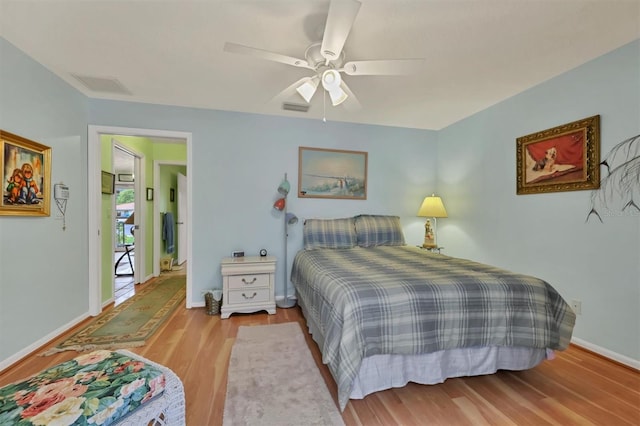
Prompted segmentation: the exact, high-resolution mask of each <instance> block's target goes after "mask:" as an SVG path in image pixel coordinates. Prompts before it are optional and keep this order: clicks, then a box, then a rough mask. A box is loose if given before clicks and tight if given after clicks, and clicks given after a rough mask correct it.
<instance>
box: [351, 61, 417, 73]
mask: <svg viewBox="0 0 640 426" xmlns="http://www.w3.org/2000/svg"><path fill="white" fill-rule="evenodd" d="M423 67H424V59H387V60H384V59H383V60H374V61H351V62H347V63H346V64H344V66H343V67H342V69H341V70H340V71H344V73H345V74H348V75H407V74H415V73H417V72H419V71H420V70H421V69H423Z"/></svg>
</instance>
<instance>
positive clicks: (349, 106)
mask: <svg viewBox="0 0 640 426" xmlns="http://www.w3.org/2000/svg"><path fill="white" fill-rule="evenodd" d="M340 87H341V88H342V90H344V92H345V93H346V94H347V99H346V100H345V101H344V102H343V103H342V106H343V107H344V109H346V110H347V111H358V110H359V109H362V105H361V104H360V102H359V101H358V98H356V95H354V94H353V92H352V91H351V89H349V86H347V83H345V82H344V80H342V82H341V83H340Z"/></svg>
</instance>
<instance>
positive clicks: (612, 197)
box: [586, 135, 640, 222]
mask: <svg viewBox="0 0 640 426" xmlns="http://www.w3.org/2000/svg"><path fill="white" fill-rule="evenodd" d="M600 165H601V166H603V167H604V169H603V170H602V172H603V175H604V177H603V178H602V181H601V182H600V189H599V190H596V191H593V192H592V193H591V210H590V211H589V214H588V215H587V219H586V221H588V220H589V218H590V217H591V216H596V217H597V218H598V219H599V220H600V222H603V220H602V216H603V215H604V216H621V215H640V135H637V136H633V137H631V138H629V139H627V140H625V141H622V142H620V143H619V144H618V145H616V146H614V147H613V148H612V149H611V151H609V153H608V154H607V155H606V156H605V158H604V160H603V161H602V162H601V163H600Z"/></svg>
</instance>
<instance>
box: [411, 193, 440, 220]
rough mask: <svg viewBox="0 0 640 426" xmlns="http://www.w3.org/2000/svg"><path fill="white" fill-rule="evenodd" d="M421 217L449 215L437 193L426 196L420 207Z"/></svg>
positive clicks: (419, 214) (419, 213)
mask: <svg viewBox="0 0 640 426" xmlns="http://www.w3.org/2000/svg"><path fill="white" fill-rule="evenodd" d="M417 216H419V217H447V211H446V210H445V208H444V204H442V200H441V199H440V197H436V196H435V194H431V196H430V197H425V199H424V201H423V202H422V205H421V206H420V209H419V210H418V215H417Z"/></svg>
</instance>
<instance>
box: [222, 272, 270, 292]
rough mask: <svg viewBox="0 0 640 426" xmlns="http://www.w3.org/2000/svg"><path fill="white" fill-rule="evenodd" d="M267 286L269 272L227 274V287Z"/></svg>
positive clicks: (233, 288) (232, 288)
mask: <svg viewBox="0 0 640 426" xmlns="http://www.w3.org/2000/svg"><path fill="white" fill-rule="evenodd" d="M256 287H269V274H247V275H231V276H229V289H230V290H235V289H244V288H256Z"/></svg>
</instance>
